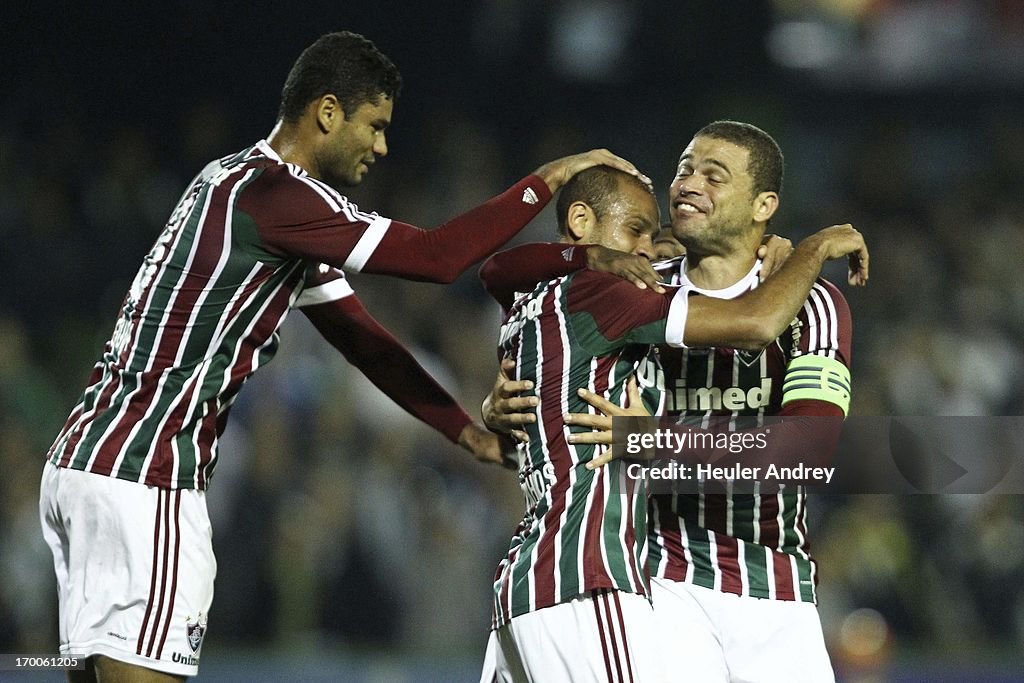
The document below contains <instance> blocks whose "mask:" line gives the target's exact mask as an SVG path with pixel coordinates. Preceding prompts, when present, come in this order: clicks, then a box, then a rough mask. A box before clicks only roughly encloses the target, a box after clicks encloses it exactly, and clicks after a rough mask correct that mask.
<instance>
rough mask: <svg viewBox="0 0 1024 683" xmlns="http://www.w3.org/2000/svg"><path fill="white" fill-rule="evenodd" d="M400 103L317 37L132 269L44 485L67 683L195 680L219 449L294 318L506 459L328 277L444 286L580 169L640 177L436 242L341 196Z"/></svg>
mask: <svg viewBox="0 0 1024 683" xmlns="http://www.w3.org/2000/svg"><path fill="white" fill-rule="evenodd" d="M400 87H401V77H400V75H399V73H398V70H397V69H396V68H395V66H394V64H392V63H391V61H390V60H389V59H388V58H387V57H386V56H384V55H383V54H381V53H380V52H379V51H378V50H377V49H376V47H375V46H374V45H373V43H371V42H370V41H368V40H366V39H365V38H363V37H362V36H359V35H357V34H353V33H348V32H341V33H332V34H328V35H325V36H323V37H321V38H320V39H319V40H317V41H316V42H315V43H313V44H312V45H311V46H310V47H309V48H307V49H306V50H305V51H304V52H303V53H302V55H301V56H300V57H299V59H298V60H297V61H296V62H295V64H294V66H293V67H292V70H291V72H290V73H289V75H288V78H287V81H286V82H285V85H284V89H283V91H282V96H281V107H280V113H279V118H278V121H277V123H276V125H275V126H274V128H273V130H272V131H271V133H270V135H269V136H268V137H267V139H265V140H260V141H258V142H256V143H255V144H253V145H251V146H249V147H247V148H245V149H243V150H241V151H239V152H237V153H235V154H229V155H227V156H225V157H223V158H221V159H218V160H216V161H213V162H211V163H210V164H209V165H208V166H207V167H206V168H205V169H203V171H202V172H201V173H199V175H197V176H196V178H195V179H194V180H193V181H192V183H191V184H190V186H189V187H188V188H187V189H186V190H185V193H184V194H183V196H182V198H181V200H180V201H179V203H178V205H177V207H176V208H175V209H174V211H173V213H172V214H171V216H170V219H169V220H168V222H167V224H166V226H165V228H164V230H163V232H162V233H161V234H160V236H159V237H158V238H157V241H156V243H155V244H154V246H153V248H152V250H151V251H150V253H149V254H148V255H147V256H146V257H145V259H144V260H143V263H142V265H141V267H140V268H139V270H138V274H137V275H136V278H135V280H134V282H133V283H132V285H131V288H130V290H129V292H128V293H127V295H126V297H125V299H124V302H123V304H122V307H121V310H120V315H119V316H118V320H117V322H116V324H115V326H114V331H113V334H112V335H111V338H110V341H109V342H108V343H107V345H106V348H105V350H104V353H103V354H102V356H101V358H100V359H99V361H98V362H97V364H96V365H95V367H94V370H93V373H92V375H91V377H90V379H89V382H88V385H87V387H86V389H85V391H84V392H83V394H82V397H81V399H80V401H79V403H78V405H77V406H76V407H75V408H74V409H73V411H72V412H71V415H70V416H69V417H68V420H67V422H66V424H65V426H64V428H63V429H62V430H61V432H60V434H59V435H58V436H57V439H56V440H55V442H54V444H53V446H52V447H51V449H50V451H49V453H48V457H47V464H46V465H45V468H44V473H43V479H42V486H41V494H40V514H41V517H42V524H43V533H44V536H45V538H46V541H47V542H48V544H49V545H50V546H51V549H52V551H53V556H54V567H55V570H56V574H57V579H58V596H59V608H60V621H59V629H60V649H61V653H62V654H68V655H69V654H74V655H78V656H81V657H85V658H87V670H86V671H84V672H81V673H80V674H74V677H75V678H76V679H78V680H94V679H95V678H96V677H99V678H100V679H102V680H108V679H109V680H132V681H149V680H154V681H155V680H163V681H167V680H179V679H180V678H181V677H184V676H193V675H195V674H196V673H197V671H198V665H199V659H200V656H201V649H202V643H203V640H204V635H205V633H206V629H207V627H208V625H209V624H211V623H212V622H208V618H209V614H210V605H211V603H212V600H213V582H214V576H215V573H216V561H215V559H214V555H213V547H212V539H211V536H212V531H211V527H210V520H209V517H208V515H207V510H206V499H205V491H206V489H207V487H208V485H209V482H210V479H211V477H212V476H213V473H214V469H215V467H216V463H217V440H218V437H219V435H220V434H221V433H222V432H223V430H224V427H225V425H226V422H227V418H228V413H229V411H230V409H231V406H232V404H233V403H234V401H235V398H236V396H237V395H238V392H239V391H240V390H241V388H242V386H243V385H244V384H245V382H246V380H247V379H248V378H249V377H250V376H251V375H252V374H253V373H254V372H255V371H256V370H257V369H258V368H259V367H260V366H262V365H264V364H265V363H267V362H269V361H270V359H271V358H272V357H273V356H274V354H275V352H276V351H277V348H278V343H279V336H280V328H281V325H282V324H283V322H284V319H285V317H286V316H287V315H288V314H289V313H290V312H291V311H292V310H294V309H296V308H301V310H302V311H303V312H304V313H305V314H306V315H307V316H308V317H309V318H310V320H311V321H312V322H313V324H314V325H315V326H316V328H317V329H318V330H319V331H320V332H321V333H322V334H323V336H324V337H325V338H326V339H327V340H328V341H329V342H330V343H331V344H332V345H334V346H335V347H337V348H338V349H339V350H340V351H341V352H342V353H344V354H345V356H346V358H348V359H350V360H351V361H352V362H353V363H354V364H355V365H357V366H358V367H359V368H360V369H361V370H362V371H363V372H365V373H366V374H367V375H368V376H369V377H370V379H371V380H372V381H373V382H374V383H376V384H377V385H378V386H379V387H381V388H382V389H383V390H384V391H385V392H386V393H388V395H389V396H391V397H392V398H393V399H394V400H396V401H397V402H398V403H399V404H401V405H402V406H403V407H404V408H406V409H407V410H408V411H409V412H410V413H412V414H413V415H415V416H416V417H418V418H419V419H421V420H423V421H424V422H426V423H427V424H429V425H430V426H432V427H434V428H435V429H437V430H438V431H440V432H441V433H442V434H444V435H445V436H446V437H448V438H449V439H450V440H451V441H453V442H458V443H459V444H460V445H462V446H463V447H464V448H466V449H467V450H469V451H471V452H472V453H474V454H475V455H476V456H477V458H479V459H481V460H486V461H493V462H500V461H501V453H500V449H499V447H498V442H497V441H496V439H495V437H494V435H493V434H490V433H489V432H487V431H486V430H485V429H484V428H483V427H482V426H480V425H477V424H475V423H473V421H472V420H471V419H470V417H469V416H468V414H467V413H466V411H465V410H463V409H462V407H461V406H459V404H458V403H457V402H456V401H455V400H454V399H453V398H452V397H451V396H450V395H449V394H448V393H447V392H445V391H444V389H442V388H441V387H440V386H439V385H438V384H437V383H436V382H435V381H434V380H433V379H432V378H431V377H430V376H429V375H428V374H427V373H426V372H425V371H424V370H423V369H422V368H421V367H420V366H419V365H418V364H417V363H416V361H415V360H414V359H413V358H412V356H411V355H410V354H409V352H408V351H407V350H405V349H404V348H403V347H402V346H401V344H399V343H398V342H397V341H396V340H395V339H394V338H393V337H392V336H391V335H390V334H388V333H387V331H386V330H384V329H383V328H382V327H381V326H380V325H379V324H378V323H377V322H376V321H374V320H373V318H372V317H370V315H369V314H368V313H367V312H366V310H365V309H364V308H363V307H362V305H361V304H360V303H359V301H358V299H357V298H356V297H355V295H354V293H353V291H352V288H351V287H350V285H349V284H348V282H347V280H346V279H345V276H344V273H343V272H342V270H341V269H347V270H351V271H362V272H370V273H381V274H388V275H394V276H398V277H402V278H406V279H412V280H425V281H432V282H451V281H452V280H453V279H454V278H455V277H456V276H457V275H458V274H459V273H460V272H462V271H463V270H465V269H466V268H467V267H469V266H470V265H471V264H473V263H475V262H476V261H478V260H479V259H481V258H483V257H484V256H486V255H487V254H489V253H491V252H492V251H493V250H494V249H496V248H497V247H498V246H500V245H501V244H503V243H504V242H506V241H507V240H508V239H509V238H511V237H512V236H513V235H514V234H515V233H517V232H518V231H519V230H520V229H522V228H523V227H524V226H525V225H526V224H527V223H528V222H529V221H530V220H531V219H532V218H533V217H534V216H535V215H536V214H537V212H539V211H540V210H541V209H542V208H543V207H544V205H545V204H546V203H547V201H548V200H549V199H550V197H551V194H552V192H554V191H555V190H557V189H558V188H559V187H561V186H562V185H563V184H564V183H565V182H566V181H567V180H568V179H569V178H570V177H572V176H573V175H574V174H575V173H576V172H578V171H580V170H582V169H585V168H589V167H591V166H594V165H596V164H610V165H612V166H614V167H616V168H619V169H622V170H623V171H625V172H629V173H636V169H635V168H634V167H633V166H632V164H630V163H628V162H626V161H624V160H623V159H620V158H619V157H616V156H615V155H613V154H611V153H609V152H607V151H606V150H595V151H593V152H589V153H586V154H580V155H576V156H572V157H567V158H565V159H560V160H556V161H553V162H551V163H548V164H545V165H544V166H541V167H540V168H539V169H537V171H536V172H535V173H534V174H531V175H529V176H527V177H526V178H524V179H522V180H521V181H520V182H519V183H517V184H516V185H514V186H513V187H512V188H511V189H509V190H508V191H506V192H504V193H502V194H501V195H498V196H497V197H495V198H494V199H492V200H490V201H489V202H487V203H485V204H483V205H481V206H479V207H477V208H475V209H473V210H471V211H469V212H468V213H466V214H463V215H462V216H459V217H457V218H454V219H452V220H451V221H449V222H447V223H446V224H444V225H443V226H441V227H439V228H437V229H436V230H421V229H419V228H417V227H414V226H412V225H409V224H407V223H402V222H400V221H395V220H391V219H389V218H386V217H384V216H380V215H378V214H376V213H373V212H367V211H363V210H360V209H359V208H358V207H357V206H356V205H354V204H353V203H351V202H350V201H349V200H348V199H347V198H346V197H345V196H344V195H343V194H341V193H340V192H339V189H341V188H344V187H345V186H351V185H357V184H358V183H359V182H361V180H362V179H363V177H364V176H365V175H366V173H367V172H368V171H369V168H370V167H371V166H372V165H373V164H374V163H375V162H376V160H377V159H379V158H380V157H383V156H384V155H385V154H387V151H388V146H387V142H386V137H385V130H386V128H387V127H388V125H389V124H390V122H391V118H392V112H393V107H394V103H395V100H396V98H397V96H398V93H399V90H400ZM648 275H649V277H650V279H651V281H652V282H653V281H654V279H655V276H654V273H653V271H650V272H649V274H648V273H643V272H641V273H640V277H641V278H643V277H648ZM227 627H230V625H227Z"/></svg>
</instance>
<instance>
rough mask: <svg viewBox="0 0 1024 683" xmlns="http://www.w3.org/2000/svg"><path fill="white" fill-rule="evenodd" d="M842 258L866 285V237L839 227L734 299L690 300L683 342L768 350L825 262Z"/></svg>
mask: <svg viewBox="0 0 1024 683" xmlns="http://www.w3.org/2000/svg"><path fill="white" fill-rule="evenodd" d="M843 256H847V257H849V260H850V275H849V282H850V284H853V285H863V284H866V283H867V280H868V249H867V245H866V244H865V243H864V237H863V235H861V234H860V232H858V231H857V230H856V229H855V228H854V227H853V226H852V225H849V224H844V225H834V226H832V227H830V228H825V229H824V230H821V231H819V232H817V233H815V234H813V235H811V236H810V237H808V238H807V239H805V240H804V241H802V242H801V243H800V244H799V245H797V247H796V249H795V250H794V251H793V255H792V256H790V257H789V258H788V259H787V260H786V262H785V263H784V264H783V266H782V268H780V269H779V271H778V272H777V273H776V274H775V275H773V276H772V277H770V278H768V280H766V281H765V282H764V284H762V285H761V286H760V287H758V288H757V289H755V290H753V291H752V292H748V293H746V294H744V295H743V296H740V297H737V298H735V299H731V300H725V299H713V298H710V297H705V296H691V297H690V299H689V304H688V307H689V311H688V313H687V317H686V328H685V333H684V336H683V341H684V342H685V344H686V345H687V346H728V347H731V348H736V349H750V350H757V349H760V348H763V347H764V346H765V345H767V344H770V343H771V342H772V340H774V339H775V338H776V337H778V336H779V335H780V334H781V333H782V331H783V330H784V329H785V327H786V325H788V324H789V323H790V321H792V320H793V318H794V317H795V316H796V314H797V311H799V310H800V307H801V306H803V303H804V301H805V300H806V299H807V295H808V293H809V292H810V290H811V286H812V285H813V284H814V281H815V279H817V277H818V274H819V272H820V271H821V267H822V265H823V264H824V263H825V261H828V260H830V259H836V258H841V257H843Z"/></svg>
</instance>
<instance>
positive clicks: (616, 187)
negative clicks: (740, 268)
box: [481, 168, 863, 683]
mask: <svg viewBox="0 0 1024 683" xmlns="http://www.w3.org/2000/svg"><path fill="white" fill-rule="evenodd" d="M557 212H558V213H557V216H558V221H559V228H560V232H561V234H562V243H561V244H560V245H558V247H557V248H556V249H558V251H553V250H552V249H550V248H549V247H552V246H554V245H525V246H523V247H518V248H515V249H511V250H509V251H506V252H501V253H499V254H497V255H495V256H494V257H492V258H491V259H489V260H488V261H487V262H486V263H485V264H484V266H483V268H482V269H481V277H482V278H483V279H484V281H485V285H486V286H487V289H488V291H490V292H491V293H492V294H493V295H494V296H495V298H496V299H497V300H498V301H499V302H500V303H502V305H503V306H504V307H506V308H507V309H508V315H507V317H506V319H505V322H504V324H503V325H502V328H501V335H500V340H499V355H501V356H503V357H508V358H512V359H513V360H514V361H515V373H514V374H515V379H516V381H518V382H530V383H532V384H533V386H534V388H535V391H536V410H535V416H536V419H535V420H533V421H531V422H529V423H528V424H525V425H524V426H523V429H524V431H525V433H526V436H527V439H528V440H527V441H526V442H525V443H523V444H522V445H521V448H520V455H519V458H520V463H519V465H520V467H519V476H520V484H521V485H522V488H523V494H524V497H525V499H526V513H525V516H524V518H523V520H522V522H521V523H520V525H519V527H518V528H517V529H516V532H515V535H514V537H513V539H512V543H511V545H510V548H509V552H508V555H507V556H506V558H505V559H504V560H503V561H502V562H501V564H500V565H499V567H498V570H497V573H496V578H495V584H494V619H493V623H492V627H493V630H492V634H491V638H490V640H489V643H488V653H487V655H486V657H485V663H484V669H483V673H482V677H481V681H483V682H485V683H486V682H487V681H490V680H502V681H520V680H531V681H533V680H573V681H584V680H595V681H596V680H640V681H660V680H668V670H667V669H665V668H664V667H663V666H662V665H661V664H660V660H661V658H662V656H663V652H662V651H661V648H660V647H659V645H658V643H659V640H658V637H657V634H656V631H655V630H654V625H655V621H654V613H653V611H652V610H651V608H650V605H649V597H650V593H649V585H648V581H647V576H646V566H645V555H646V549H645V537H646V534H647V504H646V494H645V490H644V486H643V484H642V483H641V482H637V481H634V480H630V479H627V478H625V477H621V476H619V475H620V474H621V473H620V472H619V470H620V469H621V466H622V463H621V462H619V461H613V462H612V463H611V464H610V465H609V467H606V468H599V469H590V468H588V467H587V464H588V463H589V462H591V461H593V460H595V459H596V458H598V457H600V456H601V453H602V451H601V450H600V449H595V447H594V446H593V445H588V444H576V443H574V436H573V435H574V432H580V431H585V430H580V429H579V428H575V429H573V428H570V427H569V426H567V424H566V422H565V415H566V414H567V413H571V412H577V411H580V410H582V409H585V408H586V407H587V406H586V405H585V404H584V403H583V401H582V400H581V398H580V395H579V391H580V390H581V389H584V390H587V391H589V392H592V393H596V394H598V395H602V396H604V397H606V398H607V400H608V401H609V402H611V403H613V404H624V403H625V402H626V396H627V391H626V387H627V382H628V381H629V380H630V378H632V377H634V376H635V375H636V376H638V377H639V382H640V385H641V387H642V392H641V400H642V401H643V403H644V405H645V407H646V409H647V410H648V411H650V410H652V409H654V410H658V409H660V407H661V406H662V404H663V395H664V385H663V383H662V382H661V381H660V376H661V373H660V370H659V368H658V360H657V356H655V355H653V354H652V346H651V345H652V344H668V345H675V346H678V345H681V344H683V343H684V341H685V343H686V344H687V345H694V344H698V345H704V344H709V343H721V342H726V343H729V344H731V345H733V346H736V347H740V348H746V349H758V348H761V347H762V346H763V345H764V344H766V343H767V342H768V341H769V340H770V339H772V338H774V337H775V336H776V335H777V334H778V333H779V331H780V330H782V329H783V328H784V327H785V326H786V324H788V322H789V321H790V320H792V317H793V315H794V314H795V313H796V311H797V308H798V307H799V306H800V303H801V301H802V300H803V298H805V297H806V295H807V291H808V289H810V287H811V284H812V282H813V280H814V277H815V276H816V274H817V271H818V270H819V269H820V266H821V263H822V262H823V258H827V257H836V256H841V255H845V254H847V253H849V252H851V251H862V250H863V242H862V240H861V238H860V235H859V234H858V233H856V231H855V230H853V229H852V228H850V227H849V226H842V227H833V228H829V229H826V230H825V231H822V232H821V233H818V234H817V235H815V236H814V237H812V238H809V240H807V241H806V242H805V243H804V244H801V245H800V247H798V249H797V253H796V254H795V255H794V256H793V257H792V258H791V259H790V260H789V261H788V262H787V264H786V265H785V266H784V267H783V269H782V270H781V271H780V272H779V274H778V275H777V276H776V278H773V279H772V281H770V282H769V283H766V284H765V285H764V286H763V287H761V288H759V289H758V290H756V291H754V292H751V293H750V294H749V295H747V296H744V297H742V298H740V299H736V300H735V301H720V300H716V299H711V298H707V297H701V296H693V297H691V296H690V294H691V292H689V291H687V290H685V289H683V290H679V291H668V292H664V293H657V292H653V291H642V290H639V289H637V288H635V287H632V286H631V285H629V284H628V283H626V282H624V281H623V280H621V279H618V278H615V277H614V276H611V275H607V274H604V273H596V272H594V271H591V270H578V271H575V272H571V271H574V270H575V268H577V267H579V266H581V265H582V263H581V260H582V258H583V257H582V255H581V253H582V252H584V251H585V249H584V248H583V247H582V246H580V245H581V244H585V243H589V242H593V243H595V244H596V245H599V246H602V247H611V248H614V249H620V250H630V251H632V252H633V253H637V254H640V255H643V256H646V257H650V256H651V255H652V254H653V250H654V249H653V243H652V239H653V237H654V236H655V235H656V234H657V231H658V209H657V203H656V201H655V200H654V197H653V195H652V193H651V191H650V189H649V188H648V187H646V186H644V185H642V184H640V183H639V182H638V181H636V180H635V179H634V178H631V177H630V176H626V175H625V174H622V173H619V172H616V171H612V170H609V169H605V168H594V169H589V170H587V171H584V172H582V173H580V174H579V175H577V176H576V177H575V178H574V179H573V180H572V181H570V182H569V183H568V184H567V185H566V186H565V187H564V188H563V190H562V193H561V194H560V196H559V199H558V202H557ZM567 245H568V246H567ZM588 248H589V247H588ZM753 253H754V248H753V247H752V248H751V254H753ZM557 271H570V272H569V274H563V275H561V276H557V277H554V278H553V279H549V280H544V279H541V281H540V282H539V283H538V284H532V283H530V280H531V279H534V281H535V280H536V279H537V278H543V276H544V274H545V273H550V272H557ZM524 289H525V291H526V292H527V293H525V294H522V295H520V296H518V298H516V297H515V296H514V295H513V292H514V291H516V290H520V291H523V290H524ZM617 487H622V488H617Z"/></svg>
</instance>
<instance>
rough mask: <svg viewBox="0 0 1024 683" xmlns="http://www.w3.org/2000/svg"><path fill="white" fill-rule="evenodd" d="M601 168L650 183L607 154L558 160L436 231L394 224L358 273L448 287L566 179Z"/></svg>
mask: <svg viewBox="0 0 1024 683" xmlns="http://www.w3.org/2000/svg"><path fill="white" fill-rule="evenodd" d="M601 164H604V165H607V166H611V167H612V168H616V169H619V170H621V171H624V172H626V173H630V174H632V175H636V176H637V177H639V178H641V179H643V180H645V181H646V182H648V183H649V182H650V180H649V179H647V178H646V176H644V175H643V174H641V173H640V172H639V171H638V170H637V169H636V167H635V166H633V164H631V163H630V162H628V161H626V160H625V159H623V158H621V157H618V156H616V155H614V154H612V153H611V152H609V151H608V150H606V149H596V150H592V151H590V152H585V153H583V154H574V155H572V156H568V157H564V158H562V159H557V160H555V161H552V162H549V163H547V164H544V165H543V166H541V167H540V168H538V169H537V170H536V171H534V173H533V174H532V175H530V176H528V177H527V178H525V179H523V180H522V181H520V182H519V183H517V184H516V185H514V186H513V187H512V188H511V189H509V190H507V191H506V192H504V193H502V194H500V195H498V196H497V197H495V198H494V199H491V200H490V201H488V202H486V203H484V204H482V205H480V206H478V207H476V208H475V209H472V210H470V211H468V212H467V213H464V214H462V215H461V216H459V217H457V218H454V219H452V220H450V221H448V222H447V223H445V224H444V225H441V226H440V227H438V228H436V229H434V230H421V229H419V228H416V227H414V226H412V225H409V224H406V223H400V222H398V221H392V223H391V225H390V226H389V227H388V229H387V232H386V233H385V234H384V236H383V238H382V239H381V241H380V244H379V245H378V246H377V247H376V248H375V249H374V250H373V253H372V255H370V256H369V258H368V259H367V261H366V263H365V264H364V265H363V266H362V270H363V271H364V272H368V273H379V274H383V275H395V276H398V277H402V278H406V279H410V280H425V281H429V282H442V283H448V282H452V281H454V280H455V278H457V277H458V276H459V275H460V274H461V273H462V272H464V271H465V270H466V269H467V268H469V267H470V266H471V265H472V264H474V263H476V262H478V261H480V260H481V259H483V258H484V257H485V256H487V255H489V254H493V253H494V252H495V251H496V250H497V249H498V247H500V246H501V245H502V244H505V243H506V242H508V241H509V240H510V239H512V237H514V236H515V235H516V233H518V232H519V231H520V230H522V229H523V228H524V227H526V225H527V224H528V223H529V222H530V221H531V220H533V218H534V216H536V215H537V214H538V213H539V212H540V210H541V209H543V208H544V206H545V204H547V202H548V201H550V199H551V195H552V194H553V193H554V192H556V191H557V190H558V189H559V188H560V187H562V185H564V184H565V183H567V182H568V181H569V179H570V178H572V177H573V176H574V175H576V174H577V173H579V172H580V171H583V170H585V169H588V168H591V167H593V166H598V165H601Z"/></svg>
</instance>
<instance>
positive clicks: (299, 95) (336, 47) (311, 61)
mask: <svg viewBox="0 0 1024 683" xmlns="http://www.w3.org/2000/svg"><path fill="white" fill-rule="evenodd" d="M401 89H402V76H401V74H399V73H398V68H397V67H395V65H394V64H393V63H392V62H391V60H390V59H388V58H387V56H385V55H384V54H383V53H382V52H381V51H380V50H378V49H377V46H376V45H374V44H373V43H372V42H371V41H370V40H367V39H366V38H364V37H363V36H361V35H359V34H358V33H352V32H351V31H339V32H337V33H328V34H326V35H323V36H320V38H318V39H317V41H316V42H315V43H313V44H312V45H310V46H309V47H307V48H306V49H305V50H303V51H302V54H301V55H299V58H298V59H297V60H295V64H294V65H292V69H291V71H289V72H288V78H287V79H286V80H285V82H284V88H282V89H281V107H280V109H279V110H278V113H277V115H278V118H280V119H282V120H284V121H287V122H290V123H294V122H295V121H297V120H298V119H299V117H300V116H302V112H303V111H305V109H306V107H307V106H308V105H309V103H310V102H312V101H314V100H316V99H318V98H320V97H323V96H324V95H327V94H333V95H334V96H336V97H337V98H338V101H339V102H341V107H342V109H343V110H344V111H345V117H346V118H348V117H350V116H351V115H352V113H353V112H355V110H356V109H357V108H358V107H359V105H361V104H365V103H367V102H372V103H374V104H376V103H377V101H378V99H379V98H380V96H381V95H384V96H385V97H388V98H390V99H392V100H394V99H396V98H397V97H398V93H399V91H400V90H401Z"/></svg>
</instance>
